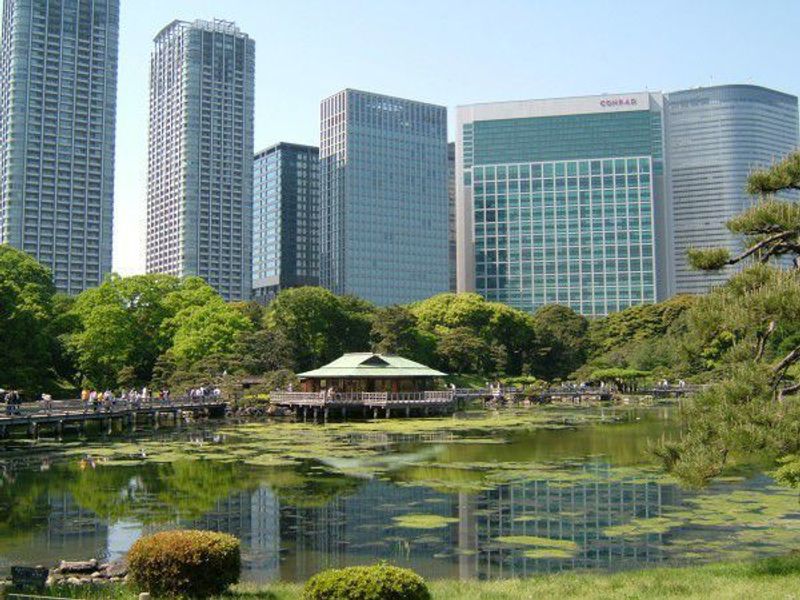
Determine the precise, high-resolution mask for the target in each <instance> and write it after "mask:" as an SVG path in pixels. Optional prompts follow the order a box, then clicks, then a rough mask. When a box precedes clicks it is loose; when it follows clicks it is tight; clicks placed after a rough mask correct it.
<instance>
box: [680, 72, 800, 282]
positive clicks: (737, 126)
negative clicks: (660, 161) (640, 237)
mask: <svg viewBox="0 0 800 600" xmlns="http://www.w3.org/2000/svg"><path fill="white" fill-rule="evenodd" d="M665 105H666V119H665V121H666V131H667V136H666V140H667V156H668V158H669V186H670V192H671V195H672V204H673V212H672V218H673V223H672V229H673V240H674V242H673V255H672V260H673V261H674V265H675V291H676V292H678V293H697V294H699V293H704V292H706V291H708V290H709V288H711V287H713V286H715V285H719V284H720V283H723V282H724V281H725V280H726V279H727V278H728V277H730V275H731V272H732V271H731V269H726V270H723V271H718V272H712V273H709V272H705V271H696V270H694V269H692V268H691V267H690V265H689V263H688V260H687V258H686V252H687V251H688V250H689V249H690V248H693V247H697V248H702V247H709V246H720V247H726V248H729V249H730V250H731V252H732V253H734V254H735V253H737V252H740V251H741V250H742V249H743V247H742V240H741V239H740V238H739V237H738V236H736V235H734V234H732V233H730V232H729V231H728V230H727V229H726V228H725V223H726V222H727V221H728V220H729V219H730V218H731V217H733V216H734V215H735V214H737V213H739V212H741V211H742V210H744V209H745V208H747V207H748V206H750V205H751V204H752V202H753V198H751V197H750V196H748V195H747V193H746V192H745V185H746V183H747V177H748V175H749V174H750V173H751V172H752V171H753V170H754V169H757V168H763V167H767V166H769V165H770V164H772V163H773V162H775V161H777V160H779V159H781V158H783V157H784V156H785V155H787V154H789V153H790V152H792V151H793V150H796V149H797V145H798V113H797V97H796V96H790V95H789V94H784V93H781V92H776V91H774V90H770V89H767V88H763V87H758V86H754V85H723V86H717V87H709V88H699V89H693V90H685V91H679V92H672V93H670V94H667V97H666V103H665ZM789 197H794V198H797V195H796V194H795V195H793V196H792V195H790V196H789Z"/></svg>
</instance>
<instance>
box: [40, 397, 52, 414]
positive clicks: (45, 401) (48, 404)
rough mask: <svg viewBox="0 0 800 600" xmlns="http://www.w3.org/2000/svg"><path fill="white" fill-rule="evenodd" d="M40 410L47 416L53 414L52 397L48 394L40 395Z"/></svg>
mask: <svg viewBox="0 0 800 600" xmlns="http://www.w3.org/2000/svg"><path fill="white" fill-rule="evenodd" d="M42 408H44V412H46V413H47V414H48V415H49V414H51V413H52V412H53V397H52V396H51V395H50V394H42Z"/></svg>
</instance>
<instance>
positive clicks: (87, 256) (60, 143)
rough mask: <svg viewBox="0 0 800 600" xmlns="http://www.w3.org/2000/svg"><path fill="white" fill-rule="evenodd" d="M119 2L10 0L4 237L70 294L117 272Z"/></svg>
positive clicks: (1, 205)
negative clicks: (114, 254) (114, 256)
mask: <svg viewBox="0 0 800 600" xmlns="http://www.w3.org/2000/svg"><path fill="white" fill-rule="evenodd" d="M118 35H119V0H81V1H80V2H77V1H75V0H72V1H69V0H5V1H4V2H3V33H2V51H1V53H0V243H4V244H10V245H11V246H14V247H15V248H19V249H21V250H24V251H25V252H27V253H28V254H30V255H31V256H33V257H34V258H36V259H37V260H38V261H39V262H41V263H42V264H43V265H45V266H47V267H49V268H50V269H51V270H52V271H53V279H54V281H55V284H56V287H57V288H58V290H59V291H61V292H66V293H68V294H77V293H78V292H81V291H83V290H85V289H87V288H90V287H94V286H97V285H99V284H100V283H101V282H102V280H103V277H104V276H105V275H106V274H107V273H109V272H110V271H111V246H112V244H111V236H112V228H113V208H114V135H115V124H116V96H117V52H118V46H119V43H118Z"/></svg>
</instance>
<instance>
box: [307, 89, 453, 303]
mask: <svg viewBox="0 0 800 600" xmlns="http://www.w3.org/2000/svg"><path fill="white" fill-rule="evenodd" d="M320 118H321V134H320V139H321V147H320V196H321V199H320V277H321V283H322V285H324V286H325V287H327V288H329V289H330V290H332V291H333V292H335V293H339V294H344V293H346V294H355V295H357V296H360V297H362V298H365V299H367V300H370V301H373V302H375V303H377V304H379V305H389V304H395V303H405V302H411V301H415V300H421V299H423V298H427V297H429V296H432V295H434V294H437V293H440V292H444V291H447V289H448V241H447V238H448V235H447V229H448V199H447V110H446V109H445V107H443V106H436V105H433V104H425V103H422V102H414V101H411V100H403V99H400V98H393V97H391V96H383V95H380V94H371V93H368V92H361V91H357V90H344V91H342V92H339V93H337V94H335V95H333V96H331V97H330V98H327V99H325V100H323V101H322V106H321V115H320Z"/></svg>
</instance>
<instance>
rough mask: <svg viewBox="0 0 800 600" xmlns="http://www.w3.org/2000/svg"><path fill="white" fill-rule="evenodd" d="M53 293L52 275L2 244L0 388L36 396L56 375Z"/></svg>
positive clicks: (0, 247)
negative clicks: (17, 390)
mask: <svg viewBox="0 0 800 600" xmlns="http://www.w3.org/2000/svg"><path fill="white" fill-rule="evenodd" d="M55 293H56V290H55V286H54V285H53V280H52V277H51V274H50V271H49V270H47V269H46V268H45V267H43V266H42V265H40V264H39V263H38V262H36V260H34V259H33V258H31V257H30V256H28V255H27V254H25V253H24V252H21V251H19V250H16V249H14V248H12V247H11V246H7V245H0V348H2V349H3V360H2V361H0V387H2V388H5V389H22V390H24V391H26V392H28V394H29V395H35V394H38V393H40V391H42V390H43V389H45V387H47V386H49V385H51V383H52V381H53V379H54V378H55V376H56V372H55V370H54V368H53V358H54V354H55V353H56V352H57V348H58V346H57V344H58V338H57V337H54V334H55V333H57V330H54V329H53V316H54V308H53V302H54V296H55Z"/></svg>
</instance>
